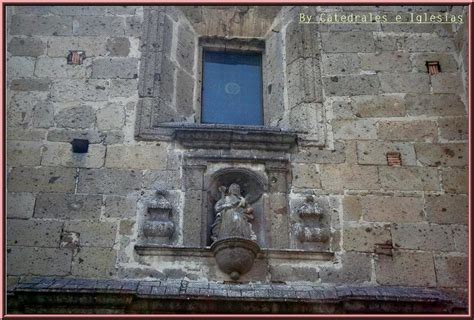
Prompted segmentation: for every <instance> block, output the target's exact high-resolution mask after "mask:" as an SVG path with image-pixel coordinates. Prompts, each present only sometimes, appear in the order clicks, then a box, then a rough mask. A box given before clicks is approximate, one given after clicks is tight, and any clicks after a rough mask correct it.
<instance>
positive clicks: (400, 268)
mask: <svg viewBox="0 0 474 320" xmlns="http://www.w3.org/2000/svg"><path fill="white" fill-rule="evenodd" d="M375 276H376V279H377V283H379V284H381V285H398V286H430V287H431V286H435V285H436V273H435V270H434V264H433V256H432V254H431V253H429V252H408V251H394V253H393V256H392V257H390V256H382V255H379V256H378V259H376V260H375Z"/></svg>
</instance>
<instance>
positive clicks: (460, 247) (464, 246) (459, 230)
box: [451, 225, 469, 253]
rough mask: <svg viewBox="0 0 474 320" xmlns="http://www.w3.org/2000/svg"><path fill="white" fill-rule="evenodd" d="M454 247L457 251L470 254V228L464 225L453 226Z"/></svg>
mask: <svg viewBox="0 0 474 320" xmlns="http://www.w3.org/2000/svg"><path fill="white" fill-rule="evenodd" d="M451 227H452V229H453V238H454V246H455V248H456V251H458V252H463V253H467V252H468V248H469V246H468V241H469V233H468V232H469V230H468V226H463V225H452V226H451Z"/></svg>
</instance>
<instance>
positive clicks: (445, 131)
mask: <svg viewBox="0 0 474 320" xmlns="http://www.w3.org/2000/svg"><path fill="white" fill-rule="evenodd" d="M438 126H439V136H440V138H441V139H446V140H467V139H468V121H467V118H466V117H457V118H440V119H439V120H438Z"/></svg>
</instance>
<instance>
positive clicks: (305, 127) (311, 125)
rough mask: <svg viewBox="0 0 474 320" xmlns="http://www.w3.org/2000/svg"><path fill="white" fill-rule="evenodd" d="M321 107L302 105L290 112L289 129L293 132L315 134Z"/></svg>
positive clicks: (310, 104) (316, 104)
mask: <svg viewBox="0 0 474 320" xmlns="http://www.w3.org/2000/svg"><path fill="white" fill-rule="evenodd" d="M322 110H323V106H322V105H321V104H319V103H314V104H313V103H302V104H299V105H297V106H295V107H294V108H292V109H291V110H290V128H292V130H295V131H300V132H308V133H317V132H318V123H319V122H320V119H321V113H322Z"/></svg>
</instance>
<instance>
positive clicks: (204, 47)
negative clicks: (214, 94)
mask: <svg viewBox="0 0 474 320" xmlns="http://www.w3.org/2000/svg"><path fill="white" fill-rule="evenodd" d="M205 51H214V52H229V53H237V54H245V53H248V54H259V55H260V57H261V65H260V72H261V78H262V92H261V93H262V94H261V103H262V104H261V114H262V124H261V125H234V126H239V127H264V126H265V123H266V121H265V120H266V119H265V117H266V114H265V99H264V87H265V86H264V80H265V77H264V76H265V75H264V66H263V63H264V58H265V56H264V55H265V40H264V39H258V38H250V39H247V38H231V39H226V38H220V37H209V36H201V37H199V40H198V56H197V62H198V68H197V75H196V77H197V79H198V81H197V88H196V90H197V93H198V97H197V101H198V107H199V112H197V113H196V124H198V125H199V124H202V125H206V124H208V123H203V122H202V112H203V99H202V98H203V95H202V91H203V79H204V78H203V76H204V72H203V71H204V52H205ZM216 125H218V124H216ZM224 125H225V126H233V125H227V124H224Z"/></svg>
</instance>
